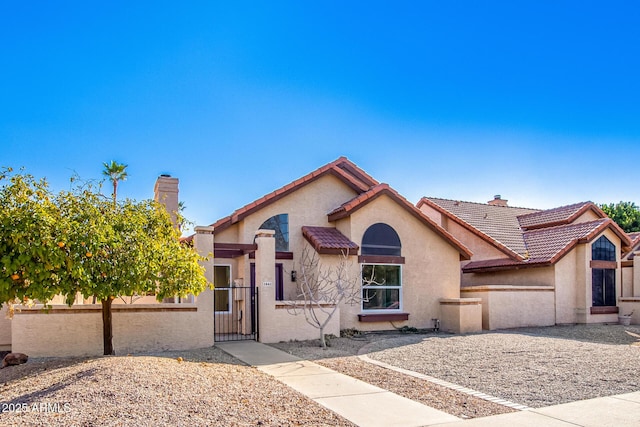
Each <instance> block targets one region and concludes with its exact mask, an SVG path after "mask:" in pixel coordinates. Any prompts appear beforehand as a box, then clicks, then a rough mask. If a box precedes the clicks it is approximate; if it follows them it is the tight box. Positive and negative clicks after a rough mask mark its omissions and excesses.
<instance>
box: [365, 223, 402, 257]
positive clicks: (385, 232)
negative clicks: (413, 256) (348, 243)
mask: <svg viewBox="0 0 640 427" xmlns="http://www.w3.org/2000/svg"><path fill="white" fill-rule="evenodd" d="M401 248H402V245H401V244H400V237H398V233H396V230H394V229H393V228H391V227H390V226H388V225H387V224H383V223H381V222H379V223H377V224H373V225H372V226H371V227H369V228H367V231H365V232H364V236H362V251H361V253H362V255H391V256H400V255H401V253H400V251H401Z"/></svg>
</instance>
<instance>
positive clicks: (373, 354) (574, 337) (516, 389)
mask: <svg viewBox="0 0 640 427" xmlns="http://www.w3.org/2000/svg"><path fill="white" fill-rule="evenodd" d="M639 329H640V328H638V327H637V326H636V327H633V326H632V327H623V326H619V325H577V326H556V327H549V328H523V329H517V330H508V331H498V332H491V333H489V332H487V333H480V334H474V335H466V336H462V335H458V336H451V335H449V336H448V335H438V336H433V335H431V336H404V337H398V338H393V339H389V340H381V341H378V342H376V343H374V344H372V345H371V346H370V347H369V351H370V352H369V353H368V356H369V357H370V358H372V359H375V360H379V361H382V362H385V363H389V364H392V365H394V366H398V367H401V368H404V369H408V370H411V371H415V372H419V373H422V374H425V375H430V376H432V377H436V378H439V379H442V380H445V381H449V382H452V383H455V384H459V385H463V386H465V387H469V388H472V389H475V390H478V391H481V392H484V393H487V394H490V395H493V396H496V397H500V398H502V399H506V400H510V401H512V402H516V403H520V404H524V405H527V406H531V407H542V406H549V405H555V404H560V403H566V402H572V401H576V400H583V399H589V398H594V397H602V396H609V395H615V394H621V393H628V392H633V391H638V390H640V377H639V376H638V372H640V346H637V345H633V344H634V343H636V342H637V341H638V340H637V339H636V338H634V337H632V336H630V335H628V334H626V333H625V330H628V331H632V332H634V333H639V332H640V330H639Z"/></svg>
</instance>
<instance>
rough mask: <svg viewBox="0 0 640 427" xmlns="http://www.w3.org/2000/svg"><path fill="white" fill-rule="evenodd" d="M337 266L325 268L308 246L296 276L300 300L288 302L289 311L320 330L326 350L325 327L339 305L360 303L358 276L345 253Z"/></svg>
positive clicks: (322, 343) (321, 340) (303, 253)
mask: <svg viewBox="0 0 640 427" xmlns="http://www.w3.org/2000/svg"><path fill="white" fill-rule="evenodd" d="M339 256H340V260H339V262H338V264H337V265H336V266H334V267H326V266H324V265H322V264H321V263H320V258H319V257H318V254H317V253H316V252H315V251H313V250H310V248H309V247H308V246H305V248H304V249H303V250H302V255H301V257H300V267H299V271H298V274H297V284H298V287H297V298H296V300H295V301H290V302H289V307H288V311H289V312H290V313H292V314H296V315H297V314H299V313H300V312H302V313H303V314H304V317H305V320H306V321H307V323H309V324H310V325H311V326H313V327H314V328H317V329H319V330H320V343H321V345H322V348H323V349H326V348H327V342H326V339H325V335H324V328H325V327H326V326H327V325H328V324H329V322H330V321H331V318H332V317H333V315H334V314H335V313H336V311H338V309H339V306H340V304H342V303H346V304H356V303H358V302H359V301H360V300H361V291H360V285H359V280H360V278H359V277H353V276H352V273H353V270H352V269H351V263H350V262H349V257H348V255H347V254H346V253H344V252H343V253H342V254H341V255H339Z"/></svg>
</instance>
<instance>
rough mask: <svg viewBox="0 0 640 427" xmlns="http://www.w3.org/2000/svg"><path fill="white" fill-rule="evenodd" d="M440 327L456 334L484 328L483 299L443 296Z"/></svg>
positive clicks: (478, 330)
mask: <svg viewBox="0 0 640 427" xmlns="http://www.w3.org/2000/svg"><path fill="white" fill-rule="evenodd" d="M440 329H441V330H442V331H444V332H452V333H454V334H465V333H469V332H480V331H481V330H482V300H481V299H480V298H442V299H441V300H440Z"/></svg>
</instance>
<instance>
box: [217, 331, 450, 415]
mask: <svg viewBox="0 0 640 427" xmlns="http://www.w3.org/2000/svg"><path fill="white" fill-rule="evenodd" d="M216 347H218V348H220V349H222V350H224V351H226V352H227V353H229V354H230V355H232V356H234V357H236V358H238V359H240V360H242V361H243V362H245V363H246V364H248V365H251V366H255V367H257V368H258V369H259V370H261V371H262V372H264V373H266V374H269V375H272V376H274V377H275V378H276V379H278V381H280V382H282V383H284V384H286V385H288V386H289V387H291V388H292V389H294V390H296V391H298V392H300V393H302V394H304V395H305V396H307V397H309V398H311V399H312V400H314V401H316V402H317V403H319V404H320V405H322V406H324V407H326V408H328V409H330V410H332V411H333V412H335V413H337V414H339V415H340V416H342V417H343V418H346V419H347V420H349V421H351V422H352V423H354V424H357V425H359V426H363V427H364V426H366V427H378V426H380V427H386V426H389V427H391V426H398V427H401V426H406V427H410V426H415V427H417V426H429V425H434V424H439V423H446V422H452V421H458V420H459V418H457V417H454V416H453V415H449V414H447V413H445V412H442V411H439V410H437V409H434V408H430V407H428V406H426V405H422V404H421V403H418V402H415V401H413V400H410V399H407V398H405V397H402V396H398V395H397V394H394V393H391V392H390V391H387V390H384V389H381V388H379V387H375V386H373V385H371V384H368V383H365V382H363V381H360V380H357V379H355V378H352V377H349V376H347V375H343V374H340V373H338V372H335V371H333V370H331V369H328V368H325V367H324V366H320V365H318V364H316V363H313V362H309V361H307V360H303V359H300V358H298V357H295V356H292V355H290V354H287V353H285V352H283V351H280V350H277V349H275V348H273V347H270V346H267V345H264V344H260V343H257V342H255V341H236V342H226V343H222V344H216Z"/></svg>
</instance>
